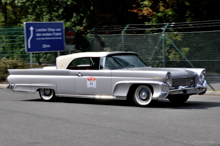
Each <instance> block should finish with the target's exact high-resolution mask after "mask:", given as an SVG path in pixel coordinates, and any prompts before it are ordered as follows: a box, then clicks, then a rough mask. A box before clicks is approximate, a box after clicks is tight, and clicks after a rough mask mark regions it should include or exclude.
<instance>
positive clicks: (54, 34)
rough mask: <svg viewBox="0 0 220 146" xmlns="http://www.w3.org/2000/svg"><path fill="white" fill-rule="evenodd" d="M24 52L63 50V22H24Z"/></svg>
mask: <svg viewBox="0 0 220 146" xmlns="http://www.w3.org/2000/svg"><path fill="white" fill-rule="evenodd" d="M24 31H25V48H26V52H56V51H64V50H65V46H64V26H63V22H34V23H32V22H26V23H24Z"/></svg>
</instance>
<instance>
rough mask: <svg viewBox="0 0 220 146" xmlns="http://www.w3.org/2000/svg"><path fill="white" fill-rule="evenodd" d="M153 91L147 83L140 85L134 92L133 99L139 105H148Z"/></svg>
mask: <svg viewBox="0 0 220 146" xmlns="http://www.w3.org/2000/svg"><path fill="white" fill-rule="evenodd" d="M152 97H153V95H152V91H151V89H150V88H149V87H148V86H146V85H140V86H138V87H137V89H136V90H135V92H134V96H133V100H134V102H135V103H136V105H138V106H147V105H148V104H150V102H151V100H152Z"/></svg>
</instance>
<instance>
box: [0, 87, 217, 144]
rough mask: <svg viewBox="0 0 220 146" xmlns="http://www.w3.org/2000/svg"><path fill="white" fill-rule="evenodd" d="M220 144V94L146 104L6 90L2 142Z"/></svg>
mask: <svg viewBox="0 0 220 146" xmlns="http://www.w3.org/2000/svg"><path fill="white" fill-rule="evenodd" d="M137 145H138V146H160V145H163V146H219V145H220V97H219V96H206V95H204V96H192V97H191V98H190V99H189V101H188V102H186V103H185V104H184V105H181V106H174V105H172V104H171V103H170V102H168V101H160V102H158V103H154V104H152V105H150V106H148V107H145V108H140V107H135V106H131V105H128V104H126V102H124V101H97V100H91V99H74V98H60V99H58V100H57V101H55V102H43V101H41V100H39V96H38V94H23V93H13V92H9V91H8V90H6V89H0V146H137Z"/></svg>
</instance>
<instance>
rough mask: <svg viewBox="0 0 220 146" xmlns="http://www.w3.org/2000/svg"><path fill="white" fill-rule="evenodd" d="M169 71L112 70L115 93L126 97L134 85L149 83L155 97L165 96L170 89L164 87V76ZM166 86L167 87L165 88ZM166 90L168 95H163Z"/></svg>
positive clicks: (117, 95)
mask: <svg viewBox="0 0 220 146" xmlns="http://www.w3.org/2000/svg"><path fill="white" fill-rule="evenodd" d="M166 74H167V72H165V71H162V72H155V71H154V72H151V71H135V70H112V89H113V91H112V92H113V95H114V96H116V97H119V98H122V97H126V96H127V93H128V92H129V90H130V87H131V86H132V85H148V86H150V87H151V88H152V90H153V91H152V92H153V98H154V99H157V98H160V97H161V98H165V96H167V94H168V92H169V89H168V87H164V86H163V84H164V78H165V76H166ZM165 88H166V89H165ZM164 92H166V95H164V96H163V95H161V94H162V93H164Z"/></svg>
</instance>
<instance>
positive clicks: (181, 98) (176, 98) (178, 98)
mask: <svg viewBox="0 0 220 146" xmlns="http://www.w3.org/2000/svg"><path fill="white" fill-rule="evenodd" d="M167 98H168V99H169V101H170V102H172V103H174V104H182V103H184V102H186V101H187V100H188V99H189V95H169V96H168V97H167Z"/></svg>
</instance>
